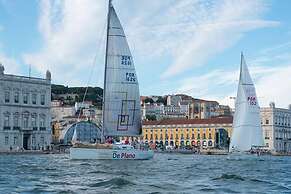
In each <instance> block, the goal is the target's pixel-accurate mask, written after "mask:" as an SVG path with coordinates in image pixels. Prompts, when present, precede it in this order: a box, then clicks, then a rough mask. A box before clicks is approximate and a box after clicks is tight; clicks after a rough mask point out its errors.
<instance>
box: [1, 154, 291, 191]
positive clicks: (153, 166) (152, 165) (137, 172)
mask: <svg viewBox="0 0 291 194" xmlns="http://www.w3.org/2000/svg"><path fill="white" fill-rule="evenodd" d="M0 193H1V194H2V193H3V194H6V193H291V157H271V156H260V157H254V156H253V157H230V156H203V155H182V154H156V155H155V157H154V159H152V160H147V161H125V160H123V161H108V160H107V161H106V160H104V161H101V160H99V161H89V160H88V161H71V160H69V159H68V155H0Z"/></svg>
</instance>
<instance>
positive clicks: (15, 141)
mask: <svg viewBox="0 0 291 194" xmlns="http://www.w3.org/2000/svg"><path fill="white" fill-rule="evenodd" d="M13 144H14V145H17V144H18V137H17V136H14V142H13Z"/></svg>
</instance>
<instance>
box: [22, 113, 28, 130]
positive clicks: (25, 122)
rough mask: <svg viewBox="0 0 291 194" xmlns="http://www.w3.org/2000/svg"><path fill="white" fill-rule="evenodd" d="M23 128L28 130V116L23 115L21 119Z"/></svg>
mask: <svg viewBox="0 0 291 194" xmlns="http://www.w3.org/2000/svg"><path fill="white" fill-rule="evenodd" d="M23 127H24V128H28V116H27V115H25V116H24V117H23Z"/></svg>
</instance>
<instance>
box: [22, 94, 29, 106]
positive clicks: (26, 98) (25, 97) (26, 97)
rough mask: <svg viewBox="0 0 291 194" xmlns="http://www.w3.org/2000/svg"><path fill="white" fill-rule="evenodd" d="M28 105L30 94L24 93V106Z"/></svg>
mask: <svg viewBox="0 0 291 194" xmlns="http://www.w3.org/2000/svg"><path fill="white" fill-rule="evenodd" d="M27 103H28V93H27V92H26V93H23V104H27Z"/></svg>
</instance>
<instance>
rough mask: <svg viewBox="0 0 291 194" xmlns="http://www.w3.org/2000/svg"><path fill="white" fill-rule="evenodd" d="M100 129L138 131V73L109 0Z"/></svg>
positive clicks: (122, 132)
mask: <svg viewBox="0 0 291 194" xmlns="http://www.w3.org/2000/svg"><path fill="white" fill-rule="evenodd" d="M103 130H104V135H105V136H136V135H140V134H141V108H140V94H139V86H138V80H137V75H136V72H135V67H134V64H133V59H132V56H131V53H130V50H129V46H128V43H127V40H126V37H125V34H124V31H123V28H122V26H121V24H120V21H119V19H118V16H117V14H116V12H115V10H114V7H113V5H112V4H111V2H110V3H109V13H108V32H107V48H106V64H105V79H104V105H103Z"/></svg>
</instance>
